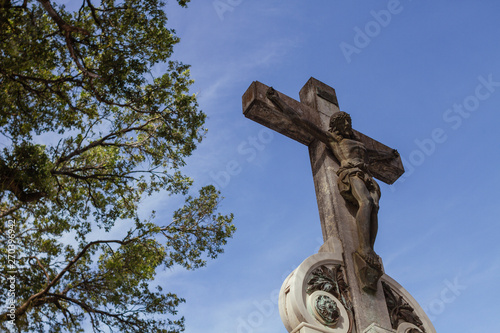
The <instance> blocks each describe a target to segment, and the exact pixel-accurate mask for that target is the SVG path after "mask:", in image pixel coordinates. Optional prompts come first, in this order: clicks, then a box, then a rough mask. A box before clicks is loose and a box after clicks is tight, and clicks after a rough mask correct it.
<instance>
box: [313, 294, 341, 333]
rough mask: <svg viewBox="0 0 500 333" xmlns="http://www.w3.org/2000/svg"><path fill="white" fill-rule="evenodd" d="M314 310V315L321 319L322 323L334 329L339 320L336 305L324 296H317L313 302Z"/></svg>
mask: <svg viewBox="0 0 500 333" xmlns="http://www.w3.org/2000/svg"><path fill="white" fill-rule="evenodd" d="M314 309H315V310H316V313H317V314H318V315H319V316H320V317H321V319H323V322H324V324H325V325H326V326H328V327H335V325H337V322H338V321H339V318H340V310H339V307H338V306H337V303H335V301H334V300H333V299H331V298H330V297H328V296H326V295H319V296H318V297H316V299H315V300H314Z"/></svg>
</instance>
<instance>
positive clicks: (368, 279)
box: [353, 252, 384, 293]
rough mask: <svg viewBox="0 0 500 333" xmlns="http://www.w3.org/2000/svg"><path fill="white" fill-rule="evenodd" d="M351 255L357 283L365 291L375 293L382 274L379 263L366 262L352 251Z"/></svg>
mask: <svg viewBox="0 0 500 333" xmlns="http://www.w3.org/2000/svg"><path fill="white" fill-rule="evenodd" d="M353 257H354V265H355V268H356V274H357V276H358V279H359V285H360V286H361V288H363V290H364V291H365V292H367V293H375V292H376V291H377V283H378V280H379V279H380V277H381V276H382V275H383V274H384V272H383V271H382V266H381V265H380V263H368V262H367V261H366V260H365V259H363V258H362V257H361V256H360V255H359V253H357V252H354V253H353Z"/></svg>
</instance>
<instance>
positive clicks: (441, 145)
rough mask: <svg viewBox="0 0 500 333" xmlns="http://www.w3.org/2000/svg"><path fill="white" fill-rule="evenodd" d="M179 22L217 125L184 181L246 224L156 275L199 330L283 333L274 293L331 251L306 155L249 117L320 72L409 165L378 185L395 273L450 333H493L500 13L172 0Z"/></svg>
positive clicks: (358, 119)
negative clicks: (220, 250) (193, 264)
mask: <svg viewBox="0 0 500 333" xmlns="http://www.w3.org/2000/svg"><path fill="white" fill-rule="evenodd" d="M221 3H222V4H221ZM215 5H218V6H219V8H222V9H220V10H219V11H217V10H216V8H215ZM382 10H384V11H386V12H384V13H387V11H389V10H390V11H389V12H390V13H391V12H392V13H391V14H390V17H388V16H387V15H385V16H384V15H383V14H381V11H382ZM167 11H168V15H169V18H170V23H171V27H174V28H175V29H176V30H177V33H178V35H179V36H180V37H181V43H180V44H179V45H178V46H177V48H176V52H175V55H174V57H175V58H177V59H179V60H182V61H183V62H185V63H188V64H191V65H192V76H193V78H194V79H195V80H196V83H195V85H194V86H193V92H196V93H198V98H199V103H200V108H201V109H203V110H204V111H205V112H206V113H207V114H208V116H209V119H208V122H207V127H208V129H209V132H208V134H207V137H206V140H205V141H204V142H203V143H202V145H201V146H200V147H199V149H198V150H197V151H196V152H195V154H194V155H193V156H192V158H190V161H189V162H190V164H189V167H188V168H187V169H186V172H188V173H189V174H191V175H192V176H193V177H194V178H195V179H196V181H197V183H196V184H197V185H199V186H201V185H204V184H206V183H210V182H212V183H215V184H217V185H218V187H219V188H220V189H221V190H222V192H223V194H224V196H225V200H224V201H223V203H222V206H221V210H222V211H223V212H233V213H234V214H235V223H236V226H237V227H238V231H237V233H236V235H235V236H234V238H233V239H231V240H230V242H229V244H228V246H227V247H226V251H225V253H224V254H223V255H221V256H220V257H219V258H218V259H217V260H215V261H211V262H209V264H208V266H207V267H205V268H203V269H200V270H197V271H194V272H187V271H184V270H180V269H179V270H177V269H175V270H172V271H168V272H162V273H160V274H159V279H160V280H159V281H162V284H164V285H165V287H167V289H169V290H170V289H171V290H173V291H175V292H177V293H178V294H180V295H181V296H182V297H184V298H186V300H187V303H186V304H185V305H183V306H182V307H181V308H180V312H181V314H182V315H184V316H185V317H186V320H187V327H186V331H187V332H189V333H201V332H203V333H219V332H235V333H242V332H244V333H250V332H255V333H267V332H269V333H270V332H275V333H276V332H286V330H285V328H284V326H283V324H282V323H281V320H280V317H279V313H278V307H277V291H278V290H279V288H280V286H281V284H282V282H283V279H284V278H285V277H286V276H287V275H288V274H289V273H290V272H291V271H292V270H293V269H295V268H296V267H297V266H298V265H299V264H300V263H301V262H302V261H303V260H304V259H306V258H307V257H308V256H310V255H312V254H314V253H316V252H317V250H318V248H319V246H320V245H321V243H322V241H321V239H322V236H321V228H320V222H319V216H318V209H317V205H316V198H315V193H314V186H313V181H312V175H311V170H310V165H309V156H308V152H307V147H305V146H303V145H301V144H299V143H297V142H294V141H292V140H290V139H288V138H286V137H284V136H282V135H280V134H277V133H274V134H273V133H272V132H271V131H269V130H267V129H265V128H264V127H262V126H261V125H259V124H257V123H254V122H252V121H250V120H248V119H246V118H244V117H243V115H242V110H241V96H242V94H243V93H244V92H245V91H246V89H247V88H248V86H249V85H250V83H251V82H252V81H255V80H257V81H261V82H262V83H265V84H267V85H272V86H273V87H275V88H276V89H277V90H279V91H281V92H283V93H285V94H287V95H289V96H290V97H293V98H295V99H298V98H299V97H298V92H299V90H300V89H301V87H302V86H303V85H304V84H305V83H306V81H307V80H308V79H309V77H311V76H312V77H315V78H317V79H318V80H320V81H323V82H325V83H327V84H329V85H331V86H332V87H334V88H335V89H336V91H337V96H338V99H339V103H340V107H341V109H342V110H344V111H347V112H349V113H350V114H351V116H352V118H353V126H354V127H355V128H356V129H357V130H359V131H361V132H363V133H365V134H367V135H369V136H371V137H373V138H375V139H377V140H379V141H381V142H383V143H385V144H387V145H389V146H391V147H394V148H396V149H398V151H399V152H400V153H401V156H402V157H403V159H404V161H405V167H406V170H407V173H406V174H405V175H404V176H403V177H402V178H401V179H400V180H398V181H397V182H396V183H395V184H394V185H392V186H387V185H385V184H383V183H382V184H381V182H379V184H381V187H382V199H381V210H380V213H379V221H380V229H379V234H378V238H377V242H376V244H375V249H376V251H377V252H378V253H379V254H380V256H381V257H382V259H383V261H384V264H385V270H386V273H388V274H389V275H390V276H391V277H392V278H394V279H395V280H397V281H398V282H399V283H400V284H401V285H402V286H403V287H405V288H406V289H407V290H408V291H409V292H410V293H411V294H412V295H413V296H414V298H415V299H416V300H417V301H418V302H419V303H420V304H421V305H422V306H423V307H424V308H425V309H426V310H427V313H428V315H429V316H430V317H431V319H432V321H433V323H434V326H435V328H436V330H437V331H438V332H440V333H448V332H462V333H472V332H488V331H494V330H495V329H496V327H497V322H496V318H497V312H498V303H497V299H496V298H497V297H498V295H500V286H499V283H498V278H499V277H500V246H499V245H498V241H497V238H498V235H499V234H500V226H499V222H500V221H499V218H498V215H497V208H498V207H499V199H498V189H499V188H500V175H499V172H498V171H499V167H498V165H499V162H500V158H499V151H500V149H499V148H500V140H499V134H498V132H499V130H498V124H499V123H500V114H499V113H500V66H499V59H500V43H499V42H500V21H499V20H498V13H499V12H500V4H499V3H498V2H495V1H481V3H479V2H477V1H464V0H456V1H441V2H434V1H427V0H413V1H412V0H401V1H387V0H384V1H359V0H353V1H297V0H295V1H294V0H289V1H277V0H274V1H273V0H266V1H263V0H254V1H250V0H243V1H239V0H232V1H231V0H221V1H211V0H210V1H193V2H192V3H191V4H190V5H189V8H188V9H182V8H179V7H178V6H176V5H174V1H171V4H169V5H168V7H167ZM377 18H378V20H377ZM359 31H362V33H363V34H365V37H364V38H363V36H362V35H361V34H362V33H360V32H359ZM228 171H230V172H232V174H229V173H228ZM160 200H161V199H160V198H156V199H155V200H153V201H154V202H159V201H160ZM153 201H152V202H153ZM173 204H174V203H172V205H173ZM172 209H173V208H172ZM167 211H169V210H168V209H166V210H165V214H167ZM158 215H160V213H159V214H158Z"/></svg>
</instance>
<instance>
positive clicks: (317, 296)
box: [279, 237, 436, 333]
mask: <svg viewBox="0 0 500 333" xmlns="http://www.w3.org/2000/svg"><path fill="white" fill-rule="evenodd" d="M320 251H323V252H319V253H317V254H314V255H312V256H310V257H309V258H307V259H306V260H304V261H303V262H302V264H300V265H299V267H297V269H295V270H294V271H293V272H292V273H291V274H290V275H289V276H288V277H287V279H286V280H285V282H284V283H283V285H282V287H281V290H280V299H279V309H280V316H281V319H282V321H283V323H284V324H285V327H286V329H287V330H288V332H292V333H436V331H435V329H434V327H433V325H432V323H431V322H430V320H429V318H428V317H427V315H426V314H425V313H424V311H423V310H422V308H421V307H420V306H419V305H418V303H417V302H416V301H415V300H414V299H413V297H412V296H411V295H410V294H409V293H408V292H407V291H406V290H405V289H404V288H403V287H401V286H400V285H399V284H398V283H397V282H396V281H394V280H393V279H392V278H390V277H389V276H388V275H386V274H383V275H382V276H381V278H380V281H379V288H377V293H374V294H370V293H366V292H363V291H360V290H359V288H358V286H352V285H350V284H349V283H348V281H349V280H348V279H347V278H346V276H347V270H346V267H345V265H346V262H345V261H344V253H343V251H342V244H341V242H340V240H338V239H337V238H334V237H331V238H330V239H329V241H328V242H327V243H325V244H324V245H323V247H322V248H321V250H320ZM360 293H364V297H365V298H371V299H372V301H371V302H368V303H364V304H359V303H356V302H353V295H356V294H360ZM379 293H381V294H382V295H380V294H379ZM374 304H381V305H377V306H379V308H377V309H374V308H369V307H370V306H371V305H374ZM366 313H371V314H373V313H377V314H380V316H379V317H372V318H371V319H372V321H371V323H369V324H368V325H365V326H362V325H360V322H362V321H360V320H358V318H356V317H357V316H364V318H365V321H366V320H367V317H366Z"/></svg>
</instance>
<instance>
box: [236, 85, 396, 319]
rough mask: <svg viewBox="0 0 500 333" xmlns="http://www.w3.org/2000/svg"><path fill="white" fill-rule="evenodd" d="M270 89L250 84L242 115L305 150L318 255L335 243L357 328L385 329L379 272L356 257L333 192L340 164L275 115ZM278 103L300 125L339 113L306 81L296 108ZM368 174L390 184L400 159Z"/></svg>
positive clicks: (330, 96) (332, 98)
mask: <svg viewBox="0 0 500 333" xmlns="http://www.w3.org/2000/svg"><path fill="white" fill-rule="evenodd" d="M268 90H269V87H268V86H266V85H264V84H262V83H260V82H257V81H255V82H253V83H252V84H251V85H250V87H249V88H248V89H247V91H246V92H245V94H244V95H243V113H244V115H245V116H246V117H247V118H249V119H252V120H254V121H256V122H258V123H260V124H261V125H264V126H266V127H268V128H270V129H272V130H275V131H277V132H279V133H281V134H283V135H286V136H288V137H289V138H292V139H294V140H296V141H298V142H300V143H302V144H305V145H307V146H308V148H309V156H310V160H311V168H312V173H313V179H314V186H315V190H316V197H317V201H318V208H319V215H320V220H321V229H322V233H323V240H324V242H325V244H324V245H323V246H322V249H321V250H320V251H324V252H333V248H331V245H330V244H333V243H332V242H330V240H333V239H337V240H340V242H341V244H342V252H343V256H344V265H345V274H346V276H347V283H348V284H349V286H350V289H351V291H352V303H353V308H354V309H356V310H355V311H356V326H357V327H368V326H369V325H370V324H372V323H373V322H375V321H377V322H378V323H379V324H381V325H382V326H386V327H390V322H389V316H388V313H387V306H386V301H385V297H384V293H383V290H382V288H381V286H380V285H381V282H380V281H379V278H380V276H381V275H382V272H383V267H382V266H381V263H380V267H379V270H380V271H378V270H377V269H375V270H374V269H373V267H370V265H367V263H366V262H364V261H363V259H362V258H360V257H359V256H357V255H356V250H357V249H358V247H359V239H360V238H359V236H358V227H357V225H356V217H355V215H356V207H355V206H354V205H353V204H350V203H349V202H347V201H346V200H345V199H344V197H343V196H342V195H341V193H340V191H339V188H338V186H337V178H338V176H337V171H338V170H339V167H340V166H339V162H338V161H337V160H336V158H335V157H334V155H333V153H332V151H331V150H330V149H329V148H328V147H327V146H326V145H325V144H324V143H323V142H321V141H320V140H317V138H316V137H315V136H313V135H312V134H311V133H310V132H309V131H307V130H304V128H302V127H300V126H297V125H296V123H294V122H293V121H292V119H291V118H290V117H289V116H288V115H287V114H286V113H284V112H283V111H282V110H280V109H279V108H278V107H277V106H276V104H274V103H273V102H272V101H271V100H270V99H269V98H268V97H267V96H266V93H267V92H268ZM277 94H278V96H279V98H280V99H281V100H282V101H283V102H284V103H286V105H288V106H290V108H291V109H293V110H294V112H295V113H297V114H298V115H299V116H300V118H301V119H304V120H306V121H307V122H309V123H312V124H314V125H315V126H317V127H319V128H321V129H324V130H325V131H326V130H328V128H329V122H330V117H331V116H332V114H334V113H335V112H339V111H340V110H339V104H338V100H337V97H336V94H335V90H334V89H333V88H332V87H330V86H328V85H326V84H324V83H322V82H320V81H318V80H316V79H314V78H311V79H309V81H308V82H307V83H306V84H305V85H304V87H303V88H302V89H301V91H300V93H299V96H300V102H298V101H296V100H294V99H292V98H290V97H288V96H286V95H284V94H282V93H279V92H277ZM353 131H354V133H355V135H356V137H357V138H358V139H359V141H361V142H362V143H363V144H364V146H365V147H366V148H367V149H369V150H371V151H379V152H382V153H383V152H385V153H387V154H388V153H391V152H393V151H394V150H393V149H391V148H389V147H387V146H385V145H383V144H382V143H380V142H378V141H376V140H374V139H371V138H370V137H368V136H366V135H364V134H362V133H360V132H357V131H355V130H353ZM368 169H369V172H370V173H371V174H372V175H373V176H374V177H375V178H377V179H379V180H381V181H383V182H385V183H388V184H392V183H394V182H395V181H396V180H397V179H398V178H399V176H401V175H402V174H403V172H404V168H403V165H402V162H401V159H400V158H399V157H397V158H393V159H380V160H379V161H377V160H374V162H373V163H370V164H369V166H368Z"/></svg>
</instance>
